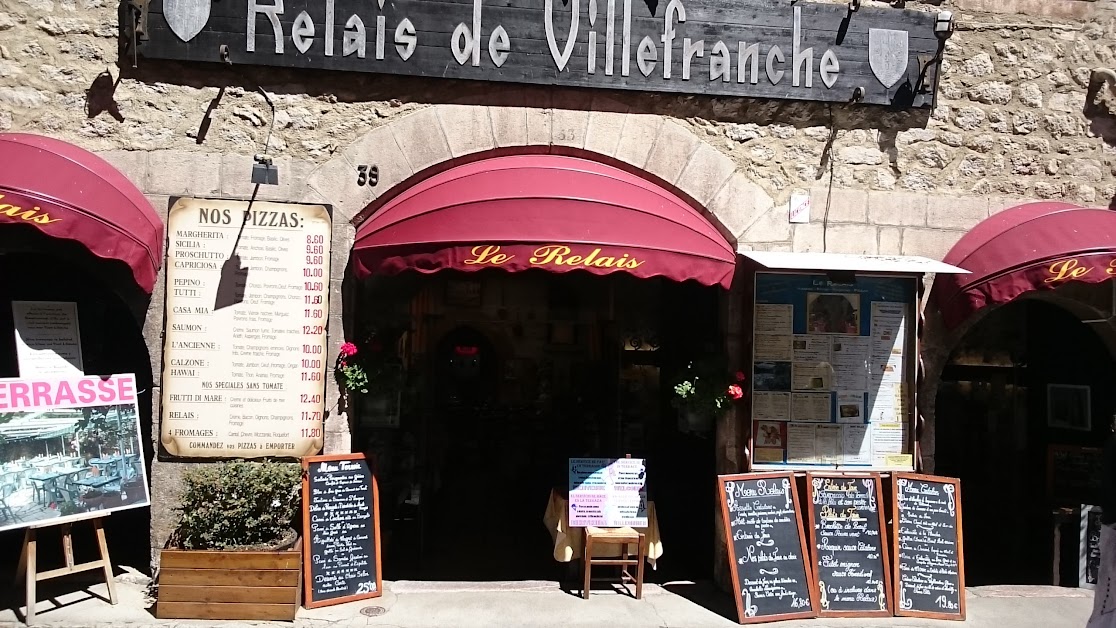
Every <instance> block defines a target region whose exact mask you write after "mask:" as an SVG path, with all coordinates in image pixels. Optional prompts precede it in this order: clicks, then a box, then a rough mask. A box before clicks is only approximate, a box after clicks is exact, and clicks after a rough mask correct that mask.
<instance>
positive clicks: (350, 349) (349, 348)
mask: <svg viewBox="0 0 1116 628" xmlns="http://www.w3.org/2000/svg"><path fill="white" fill-rule="evenodd" d="M356 353H357V346H356V345H354V344H353V343H351V342H346V343H345V344H343V345H341V353H340V355H341V357H343V358H347V357H349V356H351V355H356Z"/></svg>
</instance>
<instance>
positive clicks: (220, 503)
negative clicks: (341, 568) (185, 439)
mask: <svg viewBox="0 0 1116 628" xmlns="http://www.w3.org/2000/svg"><path fill="white" fill-rule="evenodd" d="M301 473H302V470H301V468H300V467H299V465H298V464H294V463H277V462H242V461H237V462H222V463H216V464H199V465H197V466H195V467H193V468H192V469H190V470H189V471H187V472H186V473H185V474H184V476H183V483H184V489H183V491H182V498H181V501H180V505H179V506H178V507H177V508H176V509H175V511H176V512H177V513H178V516H179V520H178V527H177V529H176V530H175V531H174V533H173V534H172V535H171V537H170V539H169V540H168V541H167V545H166V548H165V549H164V550H163V551H162V553H161V558H160V566H159V575H158V585H159V587H158V597H157V603H156V608H155V615H156V617H158V618H160V619H232V620H269V619H270V620H287V621H293V620H294V618H295V613H296V612H297V611H298V608H299V604H300V601H301V595H302V590H301V588H300V584H301V582H302V577H301V576H302V551H301V544H300V543H299V536H298V533H297V532H296V530H297V527H296V525H297V524H296V521H295V519H296V516H297V515H298V512H299V508H300V488H301Z"/></svg>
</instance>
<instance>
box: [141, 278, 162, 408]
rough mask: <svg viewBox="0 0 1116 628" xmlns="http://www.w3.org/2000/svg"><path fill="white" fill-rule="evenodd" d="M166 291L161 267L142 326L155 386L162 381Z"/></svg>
mask: <svg viewBox="0 0 1116 628" xmlns="http://www.w3.org/2000/svg"><path fill="white" fill-rule="evenodd" d="M164 263H165V262H164ZM166 293H167V273H166V269H163V270H161V271H160V272H159V275H158V277H157V278H156V281H155V286H154V287H153V288H152V289H151V300H150V301H149V302H148V304H147V313H146V316H145V317H144V320H143V327H142V331H143V340H144V343H145V344H146V345H147V357H148V360H149V362H150V364H151V381H152V382H154V385H155V386H159V385H160V383H161V382H162V381H163V313H164V312H165V311H166V307H165V306H166Z"/></svg>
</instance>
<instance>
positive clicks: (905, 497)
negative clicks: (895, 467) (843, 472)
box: [892, 473, 965, 620]
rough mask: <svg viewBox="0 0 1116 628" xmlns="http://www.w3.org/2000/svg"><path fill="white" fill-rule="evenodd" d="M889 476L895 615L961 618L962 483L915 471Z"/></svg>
mask: <svg viewBox="0 0 1116 628" xmlns="http://www.w3.org/2000/svg"><path fill="white" fill-rule="evenodd" d="M893 478H894V480H893V482H894V486H893V492H892V500H893V506H894V512H893V516H894V517H895V522H894V525H893V531H894V546H895V550H894V551H895V560H894V565H895V591H896V593H895V595H896V598H897V599H896V609H895V614H896V615H900V616H909V617H931V618H936V619H957V620H964V619H965V557H964V551H963V544H962V534H961V482H960V481H958V480H956V479H954V478H944V477H937V476H933V475H917V474H914V473H896V474H895V475H894V476H893Z"/></svg>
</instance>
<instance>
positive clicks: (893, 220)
mask: <svg viewBox="0 0 1116 628" xmlns="http://www.w3.org/2000/svg"><path fill="white" fill-rule="evenodd" d="M926 198H927V195H925V194H912V193H909V192H880V191H872V192H869V193H868V222H869V223H870V224H873V225H900V226H923V225H925V224H926V207H927V200H926Z"/></svg>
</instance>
